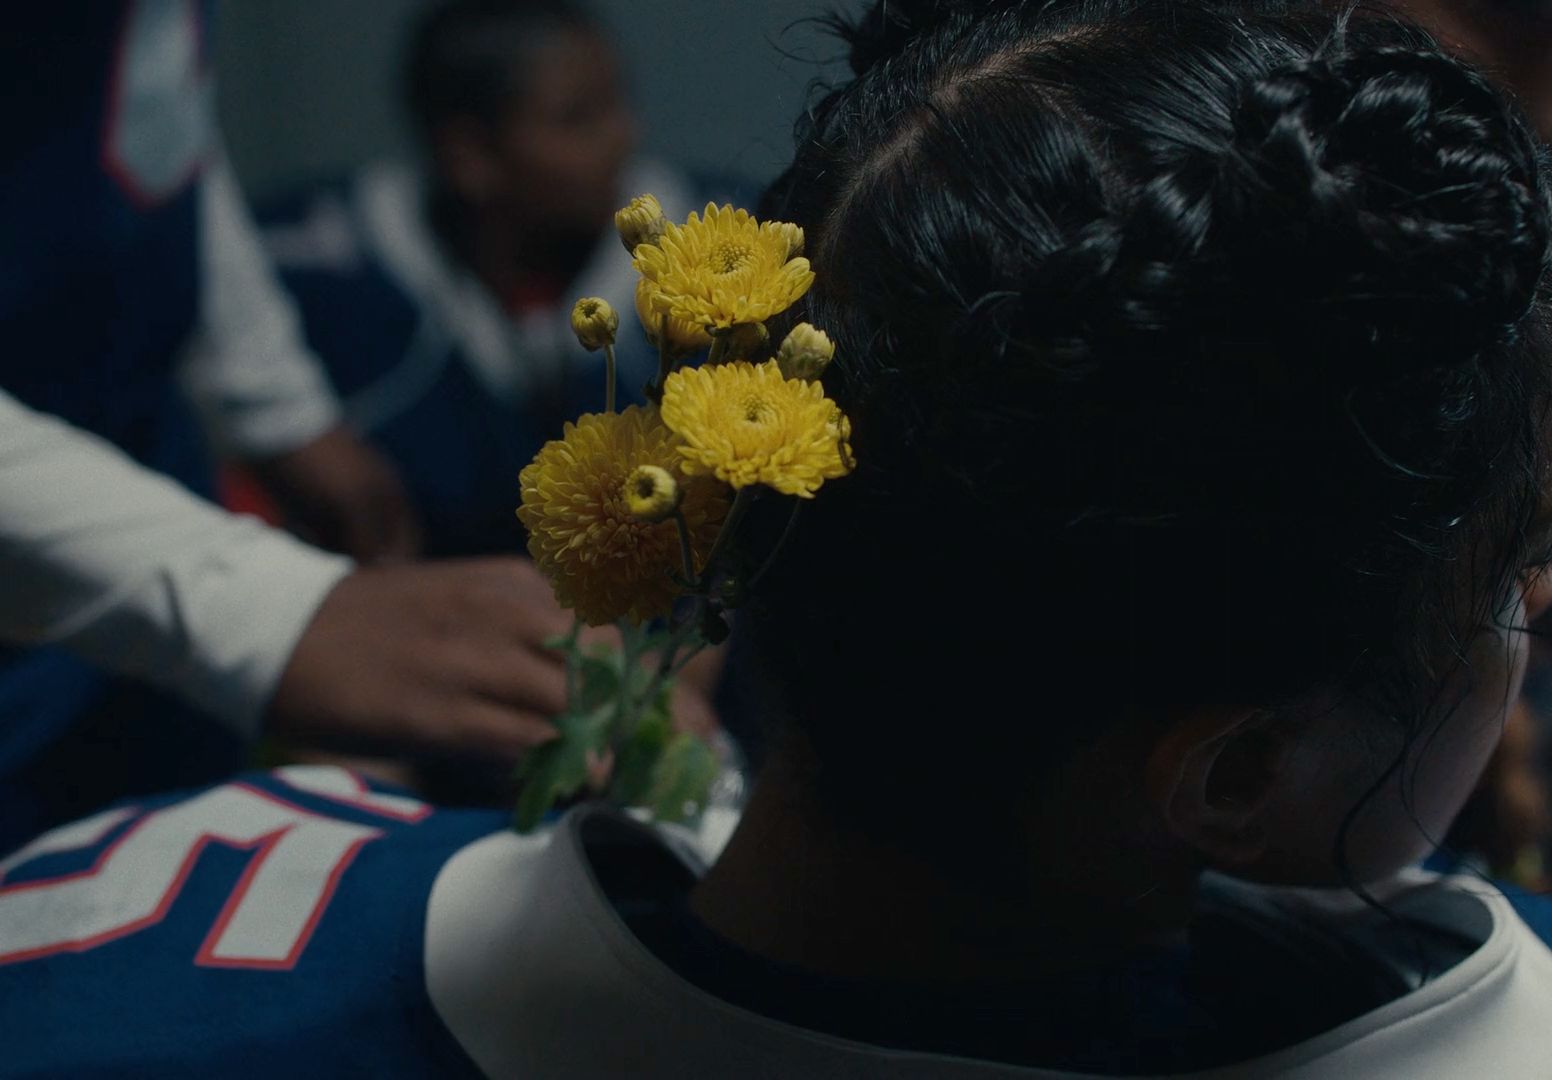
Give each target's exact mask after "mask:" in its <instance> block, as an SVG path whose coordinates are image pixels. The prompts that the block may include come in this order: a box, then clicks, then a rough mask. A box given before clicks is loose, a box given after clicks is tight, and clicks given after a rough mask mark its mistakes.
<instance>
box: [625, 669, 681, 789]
mask: <svg viewBox="0 0 1552 1080" xmlns="http://www.w3.org/2000/svg"><path fill="white" fill-rule="evenodd" d="M668 691H669V687H668V685H665V686H664V687H663V689H662V692H661V693H659V694H658V695H657V699H656V700H655V701H654V702H653V703H652V704H651V705H649V706H648V707H647V708H646V710H645V712H644V713H643V715H642V717H641V719H640V720H639V721H638V722H637V724H636V730H635V731H633V732H631V733H630V735H629V736H628V737H627V738H626V739H625V740H624V741H623V742H622V743H621V744H620V746H619V747H618V748H617V750H616V751H615V756H614V775H613V776H612V777H611V779H610V782H609V797H610V798H611V799H613V800H614V801H615V802H617V803H619V804H620V805H622V806H639V805H641V804H642V803H643V802H644V801H645V800H646V798H647V792H648V791H649V790H651V787H652V776H653V770H655V769H656V768H657V763H658V760H659V759H660V758H661V757H662V755H663V748H664V747H665V746H667V745H668V740H669V736H670V735H671V734H672V733H673V716H672V715H671V713H670V712H669V707H668V698H669V693H668Z"/></svg>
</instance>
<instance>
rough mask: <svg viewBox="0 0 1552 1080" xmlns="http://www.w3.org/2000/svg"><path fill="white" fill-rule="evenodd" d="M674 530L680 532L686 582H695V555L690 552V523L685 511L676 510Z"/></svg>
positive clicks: (680, 547) (680, 553)
mask: <svg viewBox="0 0 1552 1080" xmlns="http://www.w3.org/2000/svg"><path fill="white" fill-rule="evenodd" d="M674 528H675V529H677V530H679V557H680V558H681V559H683V560H684V580H685V581H686V582H694V581H695V553H694V552H693V551H691V550H690V523H689V522H688V521H685V520H684V511H683V510H680V509H679V508H678V507H675V508H674Z"/></svg>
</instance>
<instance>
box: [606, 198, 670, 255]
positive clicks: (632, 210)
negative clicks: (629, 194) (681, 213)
mask: <svg viewBox="0 0 1552 1080" xmlns="http://www.w3.org/2000/svg"><path fill="white" fill-rule="evenodd" d="M614 227H615V229H616V230H617V231H618V232H619V234H620V243H622V244H624V245H625V250H626V251H628V252H630V253H631V254H632V255H634V254H635V253H636V249H637V248H638V247H640V246H641V245H642V244H655V243H657V242H658V238H659V237H661V236H662V235H663V230H664V229H666V228H667V227H668V219H667V218H666V217H664V216H663V204H662V203H660V202H658V201H657V197H656V196H655V195H637V196H636V197H635V198H634V199H632V200H631V201H630V202H629V203H628V204H627V205H626V206H625V207H624V208H623V209H621V210H619V211H618V212H616V213H615V215H614Z"/></svg>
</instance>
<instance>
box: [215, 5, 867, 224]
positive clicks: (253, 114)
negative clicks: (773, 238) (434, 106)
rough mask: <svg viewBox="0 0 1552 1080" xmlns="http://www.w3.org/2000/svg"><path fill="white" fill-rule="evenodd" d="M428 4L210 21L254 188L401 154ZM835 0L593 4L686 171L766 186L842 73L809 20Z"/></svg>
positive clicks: (652, 142)
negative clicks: (404, 71) (797, 125)
mask: <svg viewBox="0 0 1552 1080" xmlns="http://www.w3.org/2000/svg"><path fill="white" fill-rule="evenodd" d="M427 6H429V4H428V0H262V2H255V0H247V2H245V3H227V4H224V5H222V7H221V8H220V11H219V16H218V25H217V27H216V39H217V54H218V55H217V70H219V71H220V73H221V76H220V78H221V84H220V88H219V92H220V109H221V122H222V127H223V129H224V131H225V135H226V139H227V143H228V146H229V149H230V152H231V157H232V160H233V163H234V164H235V166H236V169H237V173H238V176H239V177H240V179H241V180H242V182H243V185H244V187H245V189H246V190H247V192H248V194H249V196H250V197H252V198H257V199H260V200H263V199H265V198H267V197H269V196H271V195H273V194H275V193H276V192H279V191H282V190H285V189H288V188H290V187H293V186H294V185H296V184H298V183H300V182H305V181H308V180H311V179H314V178H317V177H319V176H330V175H338V174H341V173H344V172H346V171H348V170H349V169H351V168H353V167H355V166H357V165H360V164H362V163H364V162H366V161H368V160H371V159H374V158H379V157H382V156H385V155H398V154H400V153H405V152H408V151H409V149H410V145H411V144H410V139H409V132H408V129H407V127H406V124H405V121H404V118H403V115H402V112H401V110H400V106H399V93H398V84H397V81H396V77H397V73H398V66H399V62H400V56H401V51H402V47H403V43H404V37H405V34H406V33H407V32H408V30H409V28H410V26H411V24H412V23H413V21H414V19H415V17H416V16H417V15H418V14H419V13H420V12H421V11H422V10H423V9H425V8H426V7H427ZM835 6H840V7H843V8H849V7H851V6H854V3H845V2H843V0H830V2H828V3H827V0H765V2H761V3H750V2H747V0H745V2H739V3H729V2H726V0H666V2H663V0H594V2H592V3H590V4H588V5H587V7H588V8H589V10H591V11H593V12H595V13H596V14H597V15H598V17H599V18H601V19H602V20H603V21H604V22H605V23H606V25H607V26H608V27H609V29H610V30H611V31H612V33H613V34H614V38H615V42H616V44H617V45H618V47H619V48H620V50H621V52H622V54H623V55H624V57H625V59H626V64H627V67H628V70H629V77H630V85H631V89H632V91H633V94H634V98H635V101H636V104H637V107H638V108H639V110H640V112H641V115H642V119H643V125H644V126H643V149H644V150H645V151H646V152H647V153H649V154H652V155H654V156H657V157H661V158H664V159H666V160H668V161H670V162H673V163H674V164H676V165H678V166H680V167H681V168H687V169H690V170H694V171H697V172H707V173H716V174H732V175H737V176H741V177H744V178H747V179H748V180H750V181H752V182H756V183H758V182H763V181H765V180H768V179H769V178H770V177H771V176H772V175H774V173H775V172H776V170H777V169H779V168H780V166H781V165H782V164H783V163H784V161H785V160H786V158H787V157H789V156H790V147H791V138H790V133H791V127H792V121H793V119H794V118H795V117H796V116H797V115H798V112H799V109H800V108H801V107H802V105H803V102H804V100H805V91H806V88H807V86H808V84H809V83H810V82H811V81H812V80H813V79H815V78H818V77H833V76H834V74H835V73H836V72H838V71H841V70H844V63H839V62H838V60H837V58H838V57H839V56H840V50H839V48H838V46H837V45H836V43H835V42H834V41H832V40H831V39H830V38H829V37H828V36H827V35H825V34H824V33H823V31H822V29H821V28H820V27H817V26H815V25H814V23H813V21H812V19H813V17H814V16H816V15H820V14H823V13H824V12H826V11H828V10H831V9H832V8H833V7H835Z"/></svg>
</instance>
